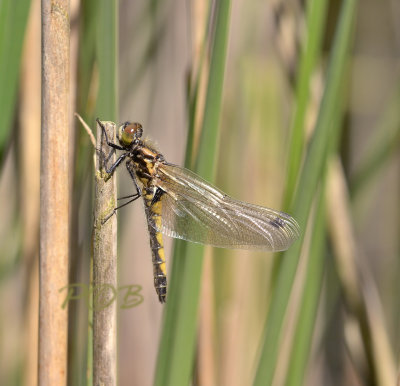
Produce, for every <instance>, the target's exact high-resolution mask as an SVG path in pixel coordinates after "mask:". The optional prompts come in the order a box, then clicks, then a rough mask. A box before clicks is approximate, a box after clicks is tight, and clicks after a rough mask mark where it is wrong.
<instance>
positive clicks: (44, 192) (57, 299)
mask: <svg viewBox="0 0 400 386" xmlns="http://www.w3.org/2000/svg"><path fill="white" fill-rule="evenodd" d="M41 12H42V133H41V169H40V184H41V186H40V261H39V273H40V277H39V371H38V383H39V384H41V385H65V384H66V383H67V334H68V308H67V307H65V308H63V307H62V304H63V301H64V293H63V291H62V289H63V288H65V287H66V286H67V285H68V261H69V245H70V244H69V226H70V224H69V201H70V200H69V191H70V190H69V164H70V163H69V154H68V152H69V146H68V139H69V127H70V126H69V116H70V96H69V71H70V63H69V54H70V47H69V41H70V33H69V32H70V19H69V1H68V0H60V1H58V2H57V3H56V5H55V4H54V3H53V2H52V1H46V0H43V1H42V10H41Z"/></svg>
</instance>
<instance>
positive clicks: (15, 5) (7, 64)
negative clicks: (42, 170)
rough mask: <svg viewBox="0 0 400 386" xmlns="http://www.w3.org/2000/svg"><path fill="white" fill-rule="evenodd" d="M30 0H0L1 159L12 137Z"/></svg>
mask: <svg viewBox="0 0 400 386" xmlns="http://www.w3.org/2000/svg"><path fill="white" fill-rule="evenodd" d="M30 4H31V2H30V0H21V1H14V0H2V1H1V2H0V127H1V130H0V161H2V159H3V156H4V150H5V146H6V143H7V139H8V137H9V133H10V129H11V125H12V121H13V116H14V109H15V102H16V98H17V89H18V76H19V73H20V63H21V54H22V45H23V42H24V35H25V28H26V23H27V20H28V14H29V9H30Z"/></svg>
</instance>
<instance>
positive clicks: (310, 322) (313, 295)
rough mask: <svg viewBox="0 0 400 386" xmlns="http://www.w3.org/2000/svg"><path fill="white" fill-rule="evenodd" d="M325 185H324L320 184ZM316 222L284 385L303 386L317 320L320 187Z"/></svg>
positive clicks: (321, 236) (322, 204)
mask: <svg viewBox="0 0 400 386" xmlns="http://www.w3.org/2000/svg"><path fill="white" fill-rule="evenodd" d="M323 185H325V184H323ZM316 201H317V203H316V208H315V219H314V225H313V234H312V240H313V241H312V243H311V247H310V254H309V261H308V263H307V273H306V280H305V283H304V289H303V294H302V299H301V306H300V307H299V309H300V313H299V317H298V323H297V325H296V331H295V335H294V340H293V344H292V352H291V356H290V363H289V367H288V370H287V372H286V374H287V378H286V383H285V385H302V384H303V382H304V375H305V372H306V369H307V363H308V357H309V352H310V348H311V340H312V336H313V332H314V326H315V318H316V316H317V308H318V299H319V295H320V293H321V286H322V277H323V271H324V257H325V255H324V249H325V234H326V229H325V200H324V186H321V187H320V191H319V192H318V198H317V199H316Z"/></svg>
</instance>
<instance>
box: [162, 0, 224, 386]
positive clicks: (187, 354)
mask: <svg viewBox="0 0 400 386" xmlns="http://www.w3.org/2000/svg"><path fill="white" fill-rule="evenodd" d="M229 14H230V1H229V0H223V1H220V2H219V3H218V4H217V9H216V31H215V36H214V44H213V47H212V54H211V64H210V73H209V79H208V87H207V96H206V105H205V112H204V119H203V125H202V132H201V139H200V146H199V156H198V158H197V163H196V171H197V172H198V173H199V174H200V175H201V176H202V177H204V178H205V179H207V180H211V181H212V180H213V179H214V175H215V164H216V162H215V160H216V152H217V146H218V134H219V130H218V128H219V121H220V116H221V105H222V90H223V80H224V73H225V62H226V52H227V43H228V27H229ZM179 244H181V243H179ZM203 249H204V248H203V247H201V246H199V245H195V244H190V245H187V246H186V255H187V256H188V255H190V259H186V260H185V256H183V255H177V254H175V255H174V260H173V269H172V274H173V275H172V280H171V282H172V283H173V284H172V285H171V286H170V289H169V297H168V302H167V308H166V313H165V323H164V328H163V334H162V338H161V344H160V352H159V357H158V363H157V372H156V376H155V385H174V386H175V385H187V384H188V383H189V379H190V375H191V373H192V366H193V358H194V351H195V337H196V329H197V310H198V298H199V291H200V277H201V268H202V262H203ZM177 251H179V252H180V247H179V245H178V248H177ZM177 253H178V252H177ZM178 272H179V273H180V274H181V275H180V276H179V277H178V276H177V275H176V274H177V273H178ZM174 281H176V283H174Z"/></svg>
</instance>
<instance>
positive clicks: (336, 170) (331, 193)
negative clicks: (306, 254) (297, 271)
mask: <svg viewBox="0 0 400 386" xmlns="http://www.w3.org/2000/svg"><path fill="white" fill-rule="evenodd" d="M327 193H328V194H327V203H328V215H329V230H330V234H331V237H332V239H333V248H334V252H335V256H336V262H337V266H338V272H339V275H340V277H341V282H342V285H343V289H344V294H345V296H346V300H347V302H348V304H349V305H350V307H351V309H352V312H353V313H354V314H355V315H357V320H358V322H359V329H360V333H361V336H362V337H363V341H364V344H365V345H367V346H370V347H369V348H368V350H369V351H370V353H369V356H370V361H371V362H372V363H371V365H372V366H373V369H374V370H375V372H376V374H375V377H376V380H375V381H376V383H377V384H379V385H394V384H395V380H396V366H395V361H394V358H393V354H392V352H391V345H390V341H389V337H388V335H387V329H386V327H385V320H384V315H383V311H382V305H381V302H380V299H379V296H378V291H377V288H376V285H375V282H374V280H373V275H372V274H371V272H370V271H369V270H368V267H367V265H366V264H362V263H361V262H360V263H359V264H358V263H357V256H359V257H360V256H362V251H360V250H359V249H358V248H357V242H356V239H355V234H354V229H353V224H352V221H351V219H350V217H349V213H351V211H350V202H349V195H348V191H347V186H346V181H345V177H344V172H343V169H342V165H341V163H340V161H339V158H338V157H335V158H334V159H333V160H332V162H331V165H330V170H329V179H328V189H327ZM366 354H367V356H368V352H367V353H366Z"/></svg>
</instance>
